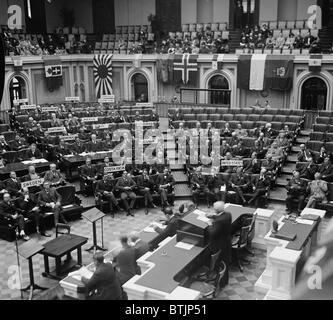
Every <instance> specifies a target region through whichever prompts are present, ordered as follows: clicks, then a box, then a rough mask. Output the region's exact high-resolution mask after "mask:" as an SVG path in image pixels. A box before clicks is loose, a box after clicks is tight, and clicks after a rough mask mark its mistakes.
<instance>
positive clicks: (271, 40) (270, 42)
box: [266, 35, 275, 49]
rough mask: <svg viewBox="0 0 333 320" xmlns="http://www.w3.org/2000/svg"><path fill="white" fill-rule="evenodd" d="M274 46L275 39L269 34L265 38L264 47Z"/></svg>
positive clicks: (270, 47) (271, 47)
mask: <svg viewBox="0 0 333 320" xmlns="http://www.w3.org/2000/svg"><path fill="white" fill-rule="evenodd" d="M273 48H275V39H274V38H273V37H272V36H271V35H269V36H268V38H267V39H266V49H273Z"/></svg>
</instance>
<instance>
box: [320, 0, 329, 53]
mask: <svg viewBox="0 0 333 320" xmlns="http://www.w3.org/2000/svg"><path fill="white" fill-rule="evenodd" d="M329 10H330V12H329V22H328V25H327V26H325V27H323V28H322V29H321V30H319V34H318V36H319V39H320V45H321V47H322V50H323V52H330V50H331V48H332V44H333V6H332V4H331V3H330V8H329Z"/></svg>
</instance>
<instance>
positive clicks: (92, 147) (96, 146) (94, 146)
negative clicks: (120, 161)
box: [86, 141, 103, 152]
mask: <svg viewBox="0 0 333 320" xmlns="http://www.w3.org/2000/svg"><path fill="white" fill-rule="evenodd" d="M86 148H87V151H89V152H97V151H101V150H102V149H103V146H102V144H101V143H100V142H96V143H93V142H92V141H90V142H89V143H87V146H86Z"/></svg>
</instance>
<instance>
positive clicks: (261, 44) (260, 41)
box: [255, 33, 265, 49]
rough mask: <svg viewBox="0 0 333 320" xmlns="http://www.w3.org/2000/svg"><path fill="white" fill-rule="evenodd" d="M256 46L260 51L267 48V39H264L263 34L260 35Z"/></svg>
mask: <svg viewBox="0 0 333 320" xmlns="http://www.w3.org/2000/svg"><path fill="white" fill-rule="evenodd" d="M255 46H256V48H258V49H264V48H265V39H264V38H263V36H262V34H261V33H259V34H258V37H257V39H256V43H255Z"/></svg>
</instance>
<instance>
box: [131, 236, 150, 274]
mask: <svg viewBox="0 0 333 320" xmlns="http://www.w3.org/2000/svg"><path fill="white" fill-rule="evenodd" d="M134 249H135V261H136V260H138V259H139V258H140V257H142V256H143V255H144V254H145V253H147V252H148V251H149V245H148V243H147V242H144V241H143V240H139V241H138V242H137V243H136V244H135V246H134ZM136 273H137V274H141V269H140V267H139V266H138V264H137V263H136Z"/></svg>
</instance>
